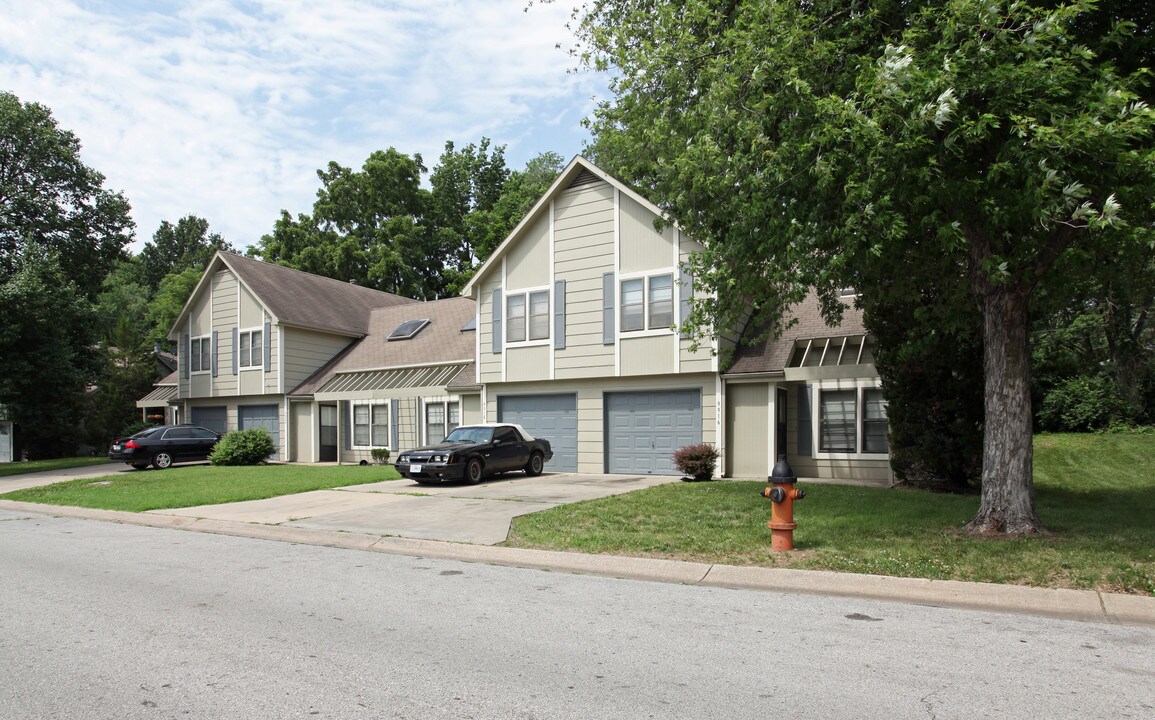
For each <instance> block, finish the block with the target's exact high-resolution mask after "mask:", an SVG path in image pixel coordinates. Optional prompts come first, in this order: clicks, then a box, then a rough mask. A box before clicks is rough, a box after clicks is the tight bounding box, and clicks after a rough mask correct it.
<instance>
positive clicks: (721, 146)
mask: <svg viewBox="0 0 1155 720" xmlns="http://www.w3.org/2000/svg"><path fill="white" fill-rule="evenodd" d="M1138 7H1139V5H1138V4H1136V3H1123V2H1119V3H1115V4H1114V5H1112V6H1111V12H1110V14H1109V15H1104V14H1102V11H1100V10H1097V6H1096V4H1095V3H1094V2H1093V1H1091V0H1076V1H1075V2H1072V3H1070V4H1065V3H1047V4H1045V5H1044V4H1042V3H1039V2H1030V1H1028V2H1015V3H1007V2H994V3H992V2H988V1H987V0H948V1H947V2H936V3H923V2H902V3H900V2H887V3H871V2H853V1H852V2H849V3H848V2H845V1H844V0H838V1H837V2H836V1H835V0H818V1H817V2H810V3H803V4H799V3H791V2H779V1H776V0H768V1H764V2H758V3H754V2H746V3H743V2H735V3H727V4H724V5H720V4H717V3H713V2H705V1H704V0H697V1H695V0H690V1H689V2H677V3H675V2H669V1H659V2H653V1H651V0H647V1H645V2H642V1H641V0H595V1H593V2H590V3H589V4H588V5H585V6H583V7H582V8H581V9H579V10H578V11H577V24H576V27H577V30H578V33H579V39H580V42H581V43H582V45H581V46H579V47H578V48H577V49H576V52H577V53H578V54H579V55H580V56H581V57H582V58H583V59H584V60H585V61H586V62H587V63H588V64H589V65H590V66H592V67H595V68H604V69H609V68H612V69H614V70H615V72H616V74H615V78H614V80H612V81H611V86H612V89H613V93H614V99H613V102H612V103H607V104H605V105H603V106H602V107H600V108H599V109H598V111H597V113H596V117H595V119H594V122H593V125H594V130H595V132H596V136H597V141H596V143H597V144H596V148H595V155H596V157H597V159H598V161H599V162H601V163H603V164H606V165H608V167H609V169H611V171H614V172H617V173H618V174H620V175H622V176H624V177H625V178H627V179H629V180H631V181H632V182H634V183H636V184H637V185H638V186H640V187H641V188H643V189H644V191H645V192H646V193H647V194H648V195H650V196H651V197H653V198H655V199H656V200H657V201H658V202H659V203H660V204H661V205H662V206H663V207H664V208H665V209H666V210H667V211H668V213H669V215H670V216H671V217H672V218H673V219H675V220H676V221H678V222H679V223H681V224H682V225H683V226H684V227H685V228H686V229H687V231H688V232H689V233H690V234H691V235H692V236H693V237H695V238H697V239H698V240H700V241H702V242H703V243H704V244H705V251H704V252H702V253H701V254H699V255H698V256H696V257H695V258H694V259H693V261H692V271H693V272H694V274H695V277H696V281H697V282H698V283H699V284H700V285H701V286H702V287H703V289H705V290H706V291H707V292H708V293H710V295H709V297H708V298H707V299H706V300H704V301H702V302H698V303H696V304H695V307H694V310H693V315H692V317H691V324H692V325H694V326H696V327H697V328H698V329H699V332H701V331H702V329H704V328H708V327H711V326H715V325H716V326H721V327H739V326H741V324H742V321H743V320H745V319H746V313H748V312H751V309H752V312H753V320H754V321H755V322H762V321H766V320H768V319H769V320H773V319H777V317H778V315H779V313H780V311H781V308H782V307H783V306H784V305H788V304H790V303H791V302H793V301H797V300H800V299H801V298H802V297H803V296H804V294H805V292H806V291H807V289H808V288H809V287H811V286H813V287H816V288H817V289H818V291H819V294H820V297H821V299H822V305H823V309H824V312H825V313H826V314H827V316H828V317H829V318H830V319H832V320H837V319H838V317H839V315H840V305H839V302H838V296H837V292H836V290H837V288H839V287H842V286H846V285H853V286H855V287H857V288H858V289H859V290H860V291H861V292H862V293H863V294H864V295H865V296H869V295H870V294H871V293H873V292H881V291H883V288H881V287H879V286H877V285H872V284H871V282H870V281H871V280H876V279H877V278H878V277H879V276H880V275H881V272H880V271H879V270H877V269H878V268H880V267H881V268H883V269H885V268H894V267H898V263H900V261H901V259H902V258H903V257H904V256H906V255H907V254H908V253H909V254H910V255H911V257H912V258H913V259H914V262H912V263H910V264H909V265H908V266H905V267H904V272H907V273H909V274H911V275H914V276H917V275H918V274H919V273H921V272H927V273H928V274H927V276H926V280H927V283H928V284H932V285H933V284H934V283H935V282H936V281H938V280H940V278H937V277H935V276H934V275H933V270H932V269H928V268H923V267H921V266H920V265H919V260H920V259H921V258H925V257H934V256H936V255H942V256H944V257H950V258H952V259H953V261H954V262H953V264H952V267H957V268H959V272H960V273H961V274H962V278H963V280H964V281H965V282H966V283H967V286H968V288H969V291H970V298H971V301H972V302H973V303H974V304H975V305H976V306H977V307H978V308H979V311H980V313H981V325H980V330H979V335H980V337H981V339H982V345H983V353H984V355H983V367H984V372H983V377H984V390H983V393H984V417H985V424H984V426H983V430H984V436H983V464H982V499H981V503H980V507H979V510H978V513H977V514H976V516H975V517H974V518H973V519H972V520H971V522H970V523H968V526H967V527H968V529H969V530H970V531H972V532H975V533H1012V534H1020V533H1034V532H1037V531H1038V530H1040V522H1039V518H1038V515H1037V514H1036V511H1035V506H1034V491H1033V480H1032V470H1031V466H1032V462H1031V460H1032V445H1031V443H1032V438H1031V422H1032V412H1031V398H1030V389H1029V387H1030V385H1029V377H1030V373H1029V361H1030V352H1029V345H1028V328H1029V319H1030V317H1029V307H1030V301H1031V298H1032V296H1033V294H1034V293H1035V291H1036V289H1037V288H1039V287H1040V286H1047V287H1052V288H1056V290H1057V289H1059V288H1062V287H1064V286H1065V285H1067V284H1068V283H1069V282H1070V277H1069V276H1066V275H1064V273H1063V272H1062V271H1061V270H1062V267H1063V265H1061V264H1057V262H1058V261H1059V260H1060V259H1061V258H1063V257H1064V256H1066V255H1067V254H1068V253H1071V252H1073V251H1076V250H1080V251H1083V252H1086V253H1089V254H1091V255H1096V254H1098V253H1101V252H1102V251H1103V241H1104V239H1105V238H1106V237H1107V235H1106V232H1107V230H1108V229H1110V228H1115V229H1116V230H1118V229H1120V228H1124V227H1131V228H1141V227H1149V226H1150V225H1151V223H1152V219H1153V217H1152V216H1153V208H1152V204H1151V201H1150V198H1151V197H1152V196H1153V195H1155V167H1153V157H1155V156H1153V153H1152V137H1153V131H1155V114H1153V112H1152V110H1151V108H1150V107H1148V106H1147V105H1146V104H1145V103H1144V102H1143V98H1144V97H1145V93H1147V92H1148V90H1147V85H1146V83H1147V80H1148V75H1147V73H1146V72H1145V70H1143V69H1142V68H1143V67H1145V66H1136V65H1135V64H1134V62H1133V58H1130V57H1128V58H1126V61H1127V62H1124V63H1120V62H1117V61H1116V60H1117V59H1118V57H1119V55H1118V53H1119V49H1120V48H1126V47H1130V46H1131V45H1130V43H1131V38H1132V37H1133V36H1134V30H1135V27H1136V24H1135V23H1134V22H1130V21H1131V20H1132V19H1133V18H1132V17H1131V16H1130V15H1129V14H1128V13H1129V11H1131V10H1134V9H1136V8H1138ZM1144 12H1148V11H1144ZM1145 17H1147V16H1146V15H1144V18H1145ZM1140 19H1142V18H1140ZM1093 33H1098V34H1097V35H1094V34H1093ZM1110 237H1111V238H1112V239H1116V240H1117V241H1118V242H1133V241H1135V240H1134V239H1135V238H1136V237H1141V236H1137V235H1134V234H1128V233H1125V232H1113V233H1112V234H1111V235H1110ZM937 267H939V265H937V264H936V265H933V266H931V268H937Z"/></svg>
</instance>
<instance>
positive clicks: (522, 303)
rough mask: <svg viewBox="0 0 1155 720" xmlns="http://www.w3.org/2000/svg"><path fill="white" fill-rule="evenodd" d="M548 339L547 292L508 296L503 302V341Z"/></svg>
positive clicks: (540, 291)
mask: <svg viewBox="0 0 1155 720" xmlns="http://www.w3.org/2000/svg"><path fill="white" fill-rule="evenodd" d="M548 339H549V291H548V290H536V291H533V292H528V293H516V294H513V295H510V296H509V297H508V298H507V299H506V301H505V340H506V342H524V341H526V340H548Z"/></svg>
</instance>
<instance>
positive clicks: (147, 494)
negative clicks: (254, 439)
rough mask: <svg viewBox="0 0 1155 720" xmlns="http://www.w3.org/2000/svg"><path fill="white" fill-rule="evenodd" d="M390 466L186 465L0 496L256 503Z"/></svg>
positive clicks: (54, 501) (119, 506)
mask: <svg viewBox="0 0 1155 720" xmlns="http://www.w3.org/2000/svg"><path fill="white" fill-rule="evenodd" d="M399 477H400V476H399V475H398V474H397V471H396V470H394V469H393V467H392V466H380V465H367V466H361V465H340V466H328V467H314V466H308V465H265V466H257V467H218V466H215V465H188V466H178V467H174V468H169V469H168V470H145V471H141V472H128V473H120V474H117V475H111V476H107V477H99V478H82V479H78V480H70V481H67V482H62V483H56V484H55V485H45V486H42V487H36V488H28V489H27V490H17V491H15V492H10V493H6V494H4V495H0V498H3V499H5V500H20V501H23V502H35V503H47V504H50V505H73V506H77V507H88V508H99V509H102V510H128V511H131V512H144V511H146V510H160V509H165V508H182V507H193V506H196V505H216V504H220V503H231V502H240V501H242V500H260V499H263V498H270V497H276V496H278V495H292V494H295V493H303V492H309V491H311V490H326V489H329V488H334V487H342V486H344V485H362V484H365V483H373V482H381V481H383V480H397V479H398V478H399Z"/></svg>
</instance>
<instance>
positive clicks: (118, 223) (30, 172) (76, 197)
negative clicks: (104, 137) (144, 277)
mask: <svg viewBox="0 0 1155 720" xmlns="http://www.w3.org/2000/svg"><path fill="white" fill-rule="evenodd" d="M132 232H133V223H132V219H131V218H130V217H129V205H128V201H126V200H125V199H124V196H123V195H121V194H120V193H114V192H111V191H109V190H106V189H105V188H104V176H103V175H101V174H100V173H99V172H97V171H95V170H93V169H92V168H89V167H88V166H86V165H85V164H84V163H83V162H81V160H80V141H79V140H77V138H76V136H75V135H73V134H72V133H71V132H69V131H67V130H63V129H61V128H60V127H59V126H58V125H57V123H56V120H55V119H54V118H53V117H52V112H51V111H50V110H49V109H48V108H46V107H44V106H43V105H40V104H37V103H21V102H20V99H19V98H17V97H16V96H15V95H13V94H11V93H6V92H4V93H0V280H5V279H7V278H9V277H11V276H13V275H14V274H15V273H16V272H17V267H18V266H19V265H20V258H21V256H23V255H24V254H25V253H26V252H27V251H28V249H29V247H30V245H31V244H36V245H39V246H41V247H44V248H48V249H50V250H52V251H54V252H55V254H56V257H57V258H58V262H59V264H60V267H61V269H62V270H63V272H64V274H65V276H66V277H68V278H70V279H71V280H72V282H74V283H75V284H76V287H77V288H78V289H79V290H80V292H81V293H82V294H83V295H84V296H85V297H87V298H94V297H95V296H96V294H97V293H98V292H99V291H100V284H101V281H102V280H103V279H104V276H105V275H106V274H107V273H108V272H109V271H110V270H112V268H113V267H114V265H115V263H116V262H117V260H119V259H120V258H121V257H122V253H123V248H124V246H125V245H127V244H128V243H129V242H131V240H132Z"/></svg>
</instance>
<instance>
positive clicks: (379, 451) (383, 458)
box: [369, 448, 389, 465]
mask: <svg viewBox="0 0 1155 720" xmlns="http://www.w3.org/2000/svg"><path fill="white" fill-rule="evenodd" d="M369 454H370V455H372V456H373V461H374V462H377V463H381V464H382V465H384V464H385V463H387V462H389V449H388V448H373V449H372V450H370V451H369Z"/></svg>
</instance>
